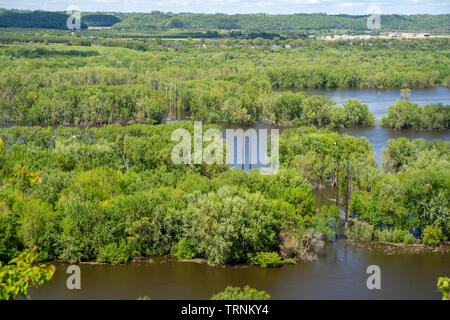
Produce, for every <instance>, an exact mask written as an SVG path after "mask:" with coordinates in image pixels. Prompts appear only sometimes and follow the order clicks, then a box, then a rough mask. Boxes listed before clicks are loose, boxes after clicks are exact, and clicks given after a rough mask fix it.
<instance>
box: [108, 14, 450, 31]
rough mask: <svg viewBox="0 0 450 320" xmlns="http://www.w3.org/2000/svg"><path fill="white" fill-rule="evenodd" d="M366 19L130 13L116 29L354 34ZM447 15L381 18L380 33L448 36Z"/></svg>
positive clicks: (304, 15)
mask: <svg viewBox="0 0 450 320" xmlns="http://www.w3.org/2000/svg"><path fill="white" fill-rule="evenodd" d="M368 17H369V16H368V15H359V16H352V15H345V14H341V15H327V14H321V13H319V14H290V15H268V14H236V15H226V14H196V13H180V14H173V13H162V12H153V13H147V14H146V13H130V14H122V16H121V19H122V21H121V22H120V23H118V24H116V25H114V28H116V29H140V28H143V29H145V28H149V29H171V28H174V29H203V30H211V29H215V30H232V29H234V30H250V31H280V30H333V29H334V30H355V31H358V30H360V31H364V30H368V28H367V18H368ZM449 28H450V15H449V14H441V15H429V14H423V15H422V14H421V15H382V16H381V30H383V31H439V32H448V31H449Z"/></svg>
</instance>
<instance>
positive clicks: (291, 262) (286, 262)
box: [283, 257, 298, 264]
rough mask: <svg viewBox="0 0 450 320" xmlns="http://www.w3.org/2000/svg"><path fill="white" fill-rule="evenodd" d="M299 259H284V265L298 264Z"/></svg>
mask: <svg viewBox="0 0 450 320" xmlns="http://www.w3.org/2000/svg"><path fill="white" fill-rule="evenodd" d="M297 261H298V259H297V258H291V257H284V258H283V263H284V264H297Z"/></svg>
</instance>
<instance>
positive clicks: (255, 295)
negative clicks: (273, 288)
mask: <svg viewBox="0 0 450 320" xmlns="http://www.w3.org/2000/svg"><path fill="white" fill-rule="evenodd" d="M269 299H270V295H269V294H268V293H266V292H265V291H258V290H256V289H253V288H250V287H249V286H245V287H244V289H241V288H239V287H231V286H229V287H226V288H225V290H223V291H222V292H219V293H216V294H215V295H213V296H212V297H211V300H269Z"/></svg>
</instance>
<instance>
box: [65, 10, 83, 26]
mask: <svg viewBox="0 0 450 320" xmlns="http://www.w3.org/2000/svg"><path fill="white" fill-rule="evenodd" d="M66 13H67V14H68V15H69V17H68V18H67V21H66V26H67V29H69V30H80V29H81V10H80V8H79V7H77V6H69V7H68V8H67V10H66Z"/></svg>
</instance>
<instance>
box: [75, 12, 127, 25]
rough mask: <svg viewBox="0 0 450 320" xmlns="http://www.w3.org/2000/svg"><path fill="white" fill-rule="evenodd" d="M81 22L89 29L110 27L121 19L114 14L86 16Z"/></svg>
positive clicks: (83, 16)
mask: <svg viewBox="0 0 450 320" xmlns="http://www.w3.org/2000/svg"><path fill="white" fill-rule="evenodd" d="M81 22H83V23H85V24H86V25H88V26H89V27H110V26H112V25H114V24H116V23H118V22H120V19H119V18H118V17H116V16H114V15H112V14H94V13H93V14H86V15H82V16H81Z"/></svg>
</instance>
